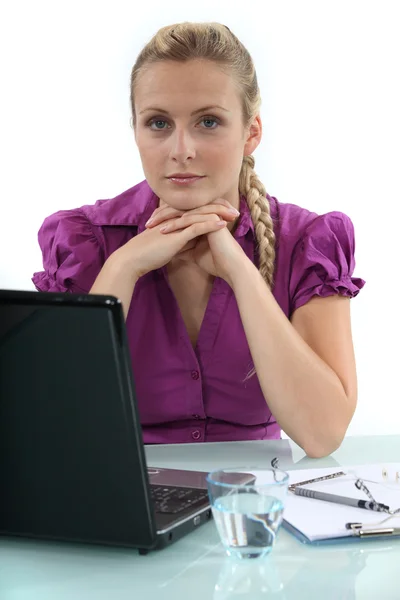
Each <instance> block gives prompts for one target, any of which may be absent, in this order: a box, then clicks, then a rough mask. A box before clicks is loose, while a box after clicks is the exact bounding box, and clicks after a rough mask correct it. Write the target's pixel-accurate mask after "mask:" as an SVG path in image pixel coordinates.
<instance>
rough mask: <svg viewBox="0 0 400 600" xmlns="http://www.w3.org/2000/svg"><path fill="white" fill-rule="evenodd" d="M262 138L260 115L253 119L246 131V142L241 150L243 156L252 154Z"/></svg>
mask: <svg viewBox="0 0 400 600" xmlns="http://www.w3.org/2000/svg"><path fill="white" fill-rule="evenodd" d="M261 138H262V122H261V117H260V115H257V116H256V117H255V118H254V121H253V122H252V124H251V125H250V127H249V128H248V129H247V130H246V142H245V145H244V148H243V156H249V155H250V154H253V152H254V150H255V149H256V148H257V146H258V144H259V143H260V142H261Z"/></svg>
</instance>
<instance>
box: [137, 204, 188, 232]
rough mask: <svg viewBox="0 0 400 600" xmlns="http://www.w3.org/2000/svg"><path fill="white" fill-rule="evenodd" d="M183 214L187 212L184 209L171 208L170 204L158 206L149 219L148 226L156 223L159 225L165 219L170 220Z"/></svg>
mask: <svg viewBox="0 0 400 600" xmlns="http://www.w3.org/2000/svg"><path fill="white" fill-rule="evenodd" d="M183 214H185V213H184V211H183V210H178V209H176V208H171V207H170V206H163V207H162V208H157V209H156V210H155V211H154V212H153V214H152V215H151V217H150V219H149V220H148V221H147V223H146V227H147V228H151V227H154V226H155V225H159V224H160V223H162V222H163V221H168V220H169V219H174V218H176V217H180V216H181V215H183Z"/></svg>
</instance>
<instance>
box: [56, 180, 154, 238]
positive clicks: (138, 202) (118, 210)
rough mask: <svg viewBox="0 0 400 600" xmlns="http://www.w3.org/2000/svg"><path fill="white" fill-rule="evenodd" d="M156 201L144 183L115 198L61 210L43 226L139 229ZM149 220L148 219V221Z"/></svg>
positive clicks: (145, 182)
mask: <svg viewBox="0 0 400 600" xmlns="http://www.w3.org/2000/svg"><path fill="white" fill-rule="evenodd" d="M156 203H157V198H156V196H155V194H154V192H153V191H152V190H151V188H150V186H149V185H148V183H147V181H146V180H145V181H142V182H140V183H138V184H137V185H135V186H134V187H132V188H129V189H128V190H126V191H124V192H122V193H121V194H118V196H115V197H113V198H106V199H100V200H97V201H96V202H95V203H94V204H85V205H84V206H80V207H78V208H72V209H69V210H59V211H57V212H55V213H53V214H51V215H50V216H48V217H46V219H45V221H44V225H45V224H47V225H50V224H52V223H55V222H59V221H63V222H65V221H67V222H69V223H71V225H72V224H75V225H76V226H79V225H80V226H81V227H85V226H86V227H87V228H88V227H90V226H91V225H93V226H121V225H122V226H124V225H125V226H129V227H132V226H135V225H136V226H139V225H140V224H141V223H142V221H143V219H145V218H146V216H147V213H148V212H149V211H150V213H151V212H152V211H153V210H154V208H153V205H155V204H156ZM146 220H147V219H146Z"/></svg>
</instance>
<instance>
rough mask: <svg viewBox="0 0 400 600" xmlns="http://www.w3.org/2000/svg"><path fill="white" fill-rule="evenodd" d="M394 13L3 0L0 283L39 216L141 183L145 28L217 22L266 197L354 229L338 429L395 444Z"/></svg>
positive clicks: (26, 251) (356, 8)
mask: <svg viewBox="0 0 400 600" xmlns="http://www.w3.org/2000/svg"><path fill="white" fill-rule="evenodd" d="M399 11H400V5H399V3H398V2H397V1H396V0H394V1H393V2H390V1H385V0H379V1H374V2H368V1H362V2H361V1H356V0H336V1H321V0H316V1H311V0H301V2H298V1H290V2H289V1H280V2H276V1H271V0H263V1H259V2H258V1H255V0H246V2H233V1H232V0H229V1H228V2H225V1H219V2H216V1H215V0H213V1H209V0H202V2H199V3H197V4H196V3H188V2H178V1H177V0H174V1H171V0H170V1H169V2H165V0H163V1H155V0H152V2H151V3H145V2H144V3H140V8H139V7H138V3H136V2H135V1H134V0H130V1H123V0H113V1H112V2H111V1H107V2H104V1H98V0H97V1H96V2H95V1H90V0H69V1H61V0H52V1H45V0H34V1H21V0H19V1H18V0H12V1H11V0H9V1H7V0H6V1H4V0H3V1H1V3H0V61H1V64H0V85H1V94H0V170H1V174H0V198H1V212H0V215H1V216H0V226H1V229H0V232H1V235H0V240H1V241H0V250H1V252H0V287H2V288H16V289H32V288H33V286H32V284H31V281H30V278H31V276H32V273H33V272H34V271H39V270H41V268H42V263H41V254H40V250H39V247H38V245H37V230H38V229H39V227H40V225H41V223H42V221H43V219H44V217H45V216H47V215H48V214H50V213H52V212H55V211H56V210H59V209H62V208H63V209H65V208H72V207H76V206H80V205H82V204H92V203H94V202H95V201H96V200H97V199H99V198H108V197H112V196H115V195H117V194H119V193H120V192H122V191H124V190H125V189H127V188H129V187H132V186H133V185H135V184H136V183H138V182H139V181H141V180H142V179H143V172H142V169H141V165H140V160H139V155H138V152H137V150H136V147H135V142H134V138H133V132H132V129H131V127H130V117H131V114H130V108H129V77H130V70H131V68H132V66H133V64H134V62H135V59H136V56H137V54H138V52H139V51H140V50H141V48H142V47H143V45H144V44H145V43H146V42H147V41H148V40H149V39H150V37H151V36H152V35H153V34H154V33H155V32H156V31H157V29H158V28H159V27H161V26H164V25H167V24H171V23H174V22H179V21H184V20H192V21H196V20H198V21H207V20H216V21H220V22H222V23H224V24H225V25H228V27H230V28H231V29H232V30H233V31H234V33H236V35H238V37H239V38H240V39H241V40H242V41H243V42H244V44H245V45H246V46H247V48H248V49H249V51H250V53H251V54H252V56H253V59H254V61H255V64H256V68H257V73H258V78H259V84H260V87H261V92H262V98H263V104H262V112H261V116H262V119H263V124H264V139H263V142H262V144H261V146H260V147H259V149H258V150H257V151H256V154H255V157H256V169H257V172H258V173H259V175H260V176H261V179H262V181H263V182H264V184H265V186H266V188H267V190H268V192H269V193H270V194H272V195H274V196H276V197H277V198H278V199H279V200H280V201H281V202H292V203H295V204H299V205H301V206H304V207H306V208H308V209H310V210H313V211H316V212H318V213H323V212H326V211H330V210H341V211H343V212H346V213H347V214H348V215H349V216H350V217H351V218H352V220H353V222H354V225H355V229H356V262H357V266H356V271H355V275H356V276H359V277H362V278H364V279H366V280H367V285H366V286H365V288H364V289H363V290H362V292H360V294H359V296H358V297H357V298H356V299H354V300H352V316H353V332H354V341H355V347H356V355H357V364H358V376H359V404H358V408H357V412H356V415H355V417H354V420H353V422H352V424H351V426H350V428H349V431H348V433H349V434H353V435H358V434H371V433H377V434H385V433H386V434H390V433H400V409H399V397H400V394H399V389H398V373H399V366H398V359H399V350H398V340H399V337H400V326H399V318H398V310H397V304H398V301H399V296H400V294H399V292H400V286H399V276H398V256H399V251H398V238H399V225H398V219H399V209H398V203H399V188H400V184H399V165H400V151H399V146H400V141H399V140H400V117H399V114H400V83H399V57H400V36H399V30H400V21H399V17H398V13H399Z"/></svg>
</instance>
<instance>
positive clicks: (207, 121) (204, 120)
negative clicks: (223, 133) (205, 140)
mask: <svg viewBox="0 0 400 600" xmlns="http://www.w3.org/2000/svg"><path fill="white" fill-rule="evenodd" d="M201 122H202V123H204V124H205V129H216V127H210V126H209V124H210V123H211V124H213V123H214V124H215V125H219V121H218V119H214V117H203V118H202V120H201Z"/></svg>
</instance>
